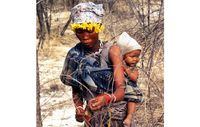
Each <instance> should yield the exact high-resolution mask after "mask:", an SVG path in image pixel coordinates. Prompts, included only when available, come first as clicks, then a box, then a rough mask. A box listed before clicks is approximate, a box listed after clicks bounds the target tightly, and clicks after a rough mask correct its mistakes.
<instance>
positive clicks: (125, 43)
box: [116, 32, 143, 127]
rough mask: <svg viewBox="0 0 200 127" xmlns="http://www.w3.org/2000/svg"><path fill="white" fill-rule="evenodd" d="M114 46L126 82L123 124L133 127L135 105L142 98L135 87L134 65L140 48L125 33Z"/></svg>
mask: <svg viewBox="0 0 200 127" xmlns="http://www.w3.org/2000/svg"><path fill="white" fill-rule="evenodd" d="M116 45H118V46H119V47H120V49H121V53H122V55H123V62H124V65H123V67H124V72H125V82H126V85H125V87H126V88H125V96H124V99H125V100H127V101H128V110H127V116H126V118H125V120H124V122H123V123H124V125H125V126H126V127H133V126H134V121H133V115H134V113H135V111H136V104H137V103H140V102H142V96H143V95H142V92H141V90H140V89H139V88H138V86H137V78H138V75H139V73H138V69H137V67H136V64H137V63H138V62H139V56H140V53H141V46H140V45H139V44H138V43H137V41H136V40H134V39H133V38H131V37H130V36H129V35H128V34H127V33H126V32H123V33H122V34H121V35H120V36H119V37H117V38H116Z"/></svg>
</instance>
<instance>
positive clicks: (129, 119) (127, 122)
mask: <svg viewBox="0 0 200 127" xmlns="http://www.w3.org/2000/svg"><path fill="white" fill-rule="evenodd" d="M132 120H133V114H128V115H127V116H126V119H125V120H124V121H123V123H124V126H125V127H131V122H132Z"/></svg>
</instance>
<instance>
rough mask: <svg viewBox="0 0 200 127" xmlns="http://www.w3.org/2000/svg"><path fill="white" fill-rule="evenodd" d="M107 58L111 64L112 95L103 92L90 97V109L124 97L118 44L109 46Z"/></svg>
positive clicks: (98, 107)
mask: <svg viewBox="0 0 200 127" xmlns="http://www.w3.org/2000/svg"><path fill="white" fill-rule="evenodd" d="M109 58H110V60H111V62H112V64H113V71H114V73H113V75H114V84H115V91H114V93H113V94H112V95H110V94H107V93H103V94H100V95H98V96H97V97H95V98H93V99H91V100H90V101H89V103H88V105H89V107H90V109H91V110H98V109H100V108H101V107H102V106H104V105H108V104H109V103H111V102H115V101H121V100H123V99H124V89H125V86H124V69H123V66H122V56H121V52H120V48H119V47H118V46H116V45H113V46H112V47H111V48H110V50H109Z"/></svg>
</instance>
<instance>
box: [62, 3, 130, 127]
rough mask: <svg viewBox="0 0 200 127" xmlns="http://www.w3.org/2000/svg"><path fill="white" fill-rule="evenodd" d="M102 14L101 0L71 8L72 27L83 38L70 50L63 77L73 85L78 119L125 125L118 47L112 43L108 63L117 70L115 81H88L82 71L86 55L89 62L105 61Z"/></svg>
mask: <svg viewBox="0 0 200 127" xmlns="http://www.w3.org/2000/svg"><path fill="white" fill-rule="evenodd" d="M103 16H104V10H103V8H102V5H101V4H99V5H95V4H94V3H92V2H88V3H80V4H78V5H76V6H75V7H74V8H72V11H71V18H72V22H73V23H72V24H71V27H72V30H73V31H74V32H75V34H76V36H77V38H78V39H79V40H80V42H79V43H78V44H77V45H76V46H74V47H73V48H72V49H71V50H70V51H69V52H68V54H67V57H66V59H65V63H64V66H63V70H62V73H61V76H60V78H61V81H62V82H63V83H64V84H66V85H70V86H72V96H73V101H74V104H75V107H76V120H77V121H80V122H82V121H83V120H85V121H86V123H87V125H88V126H92V127H99V126H103V127H104V126H112V127H119V126H120V127H123V126H124V125H123V120H124V118H125V115H126V110H127V109H126V106H127V102H126V101H122V100H123V99H124V73H123V66H122V56H121V54H120V49H119V47H117V46H112V48H111V49H110V51H109V58H110V63H108V66H109V67H111V68H112V69H113V70H111V71H113V72H114V76H113V83H111V82H107V83H108V84H103V86H102V87H99V86H98V87H95V86H94V85H93V86H92V85H88V84H87V81H88V80H89V79H90V78H89V77H87V76H86V77H84V73H86V72H85V71H84V72H83V71H82V70H83V68H82V67H83V66H82V65H84V62H83V61H84V60H87V59H89V61H90V63H91V61H92V60H93V61H94V62H93V63H95V64H93V65H94V66H95V67H102V65H103V64H102V61H103V60H102V58H101V51H102V49H103V47H104V44H103V43H102V42H101V41H100V40H99V32H100V31H101V30H102V29H103V26H102V17H103ZM104 63H105V62H104ZM93 65H92V66H93ZM92 66H91V67H92ZM108 73H109V72H108ZM105 76H106V75H105ZM99 78H101V77H99ZM102 79H104V78H102ZM103 83H105V82H103ZM105 88H106V90H105ZM84 100H85V101H86V103H87V106H86V109H87V111H85V110H84V108H83V104H84ZM88 111H90V114H91V115H92V116H91V117H90V116H89V115H88Z"/></svg>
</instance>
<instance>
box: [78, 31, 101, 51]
mask: <svg viewBox="0 0 200 127" xmlns="http://www.w3.org/2000/svg"><path fill="white" fill-rule="evenodd" d="M75 33H76V36H77V38H78V39H79V40H80V42H81V43H82V44H84V45H85V46H86V47H87V48H93V47H94V46H95V45H96V43H97V42H98V40H99V34H98V33H95V32H94V29H93V30H91V31H89V30H87V29H86V30H85V29H81V28H79V29H76V30H75Z"/></svg>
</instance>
